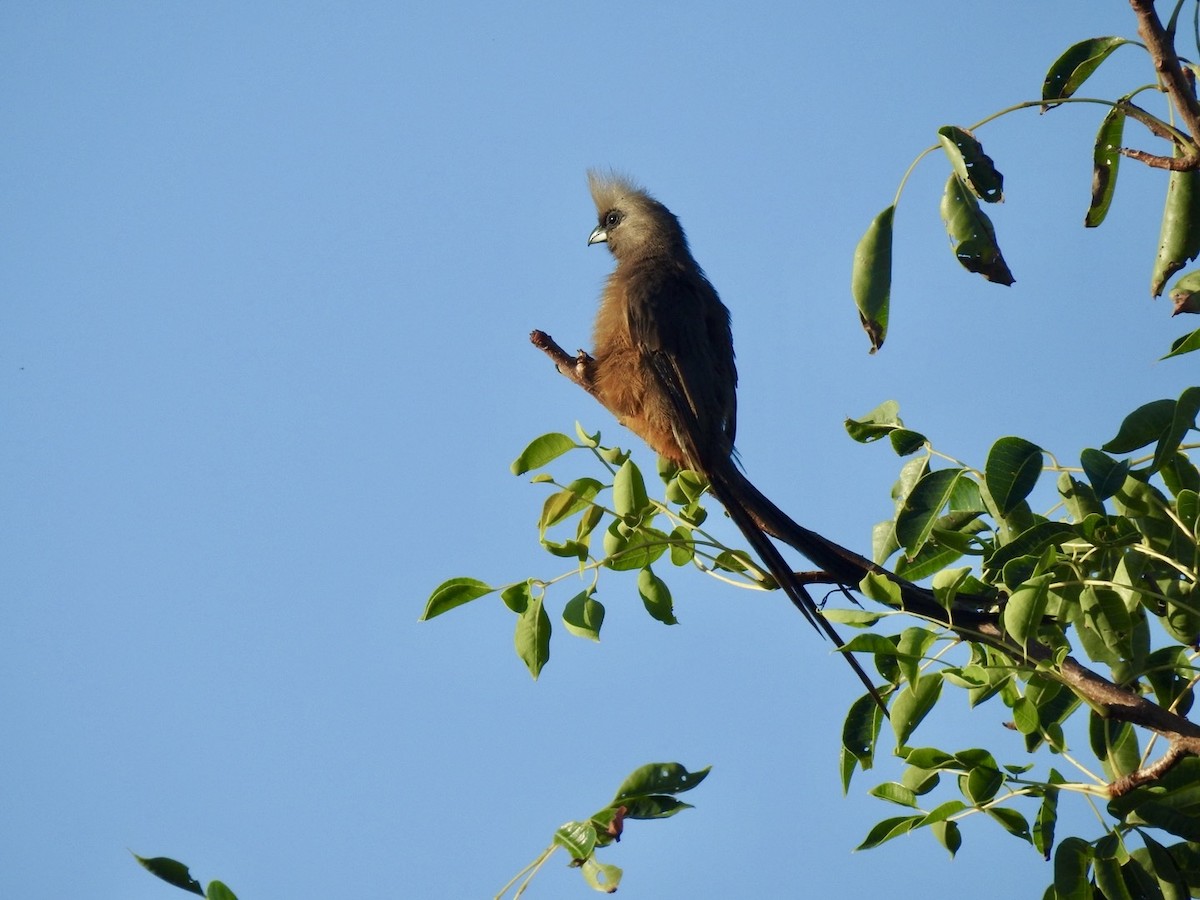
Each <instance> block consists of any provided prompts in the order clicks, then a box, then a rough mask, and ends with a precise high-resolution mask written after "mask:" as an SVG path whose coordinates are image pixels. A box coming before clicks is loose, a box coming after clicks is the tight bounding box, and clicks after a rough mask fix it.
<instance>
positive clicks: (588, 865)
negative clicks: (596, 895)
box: [579, 856, 625, 894]
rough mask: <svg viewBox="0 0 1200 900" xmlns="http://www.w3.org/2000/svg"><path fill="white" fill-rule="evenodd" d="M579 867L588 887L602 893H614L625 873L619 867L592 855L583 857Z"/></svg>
mask: <svg viewBox="0 0 1200 900" xmlns="http://www.w3.org/2000/svg"><path fill="white" fill-rule="evenodd" d="M579 869H580V871H581V872H582V873H583V879H584V881H586V882H587V883H588V887H590V888H591V889H592V890H594V891H600V892H601V893H602V894H615V893H616V892H617V888H618V887H620V885H621V876H622V875H624V874H625V873H624V872H623V871H622V870H621V869H620V867H618V866H614V865H612V864H611V863H602V862H600V861H599V860H597V859H596V858H595V857H594V856H589V857H588V858H587V859H585V860H584V861H583V865H582V866H580V867H579Z"/></svg>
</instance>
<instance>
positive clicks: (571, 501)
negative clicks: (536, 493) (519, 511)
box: [538, 478, 604, 532]
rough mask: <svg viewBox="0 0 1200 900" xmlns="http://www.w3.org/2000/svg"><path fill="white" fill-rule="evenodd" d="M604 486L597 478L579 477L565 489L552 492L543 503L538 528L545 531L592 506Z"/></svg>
mask: <svg viewBox="0 0 1200 900" xmlns="http://www.w3.org/2000/svg"><path fill="white" fill-rule="evenodd" d="M602 487H604V485H602V484H601V483H600V482H599V481H597V480H596V479H595V478H579V479H576V480H575V481H572V482H571V483H570V484H568V485H567V486H566V487H565V488H564V489H563V490H561V491H558V492H556V493H554V494H551V495H550V496H549V497H547V498H546V502H545V503H544V504H543V505H542V515H541V518H540V519H539V520H538V529H539V530H540V531H542V532H545V531H546V529H547V528H550V527H551V526H552V525H557V524H558V523H559V522H561V521H562V520H563V519H566V518H569V517H570V516H573V515H575V513H577V512H579V511H580V510H582V509H589V508H592V507H591V501H592V498H593V497H595V496H596V495H597V494H598V493H600V489H601V488H602Z"/></svg>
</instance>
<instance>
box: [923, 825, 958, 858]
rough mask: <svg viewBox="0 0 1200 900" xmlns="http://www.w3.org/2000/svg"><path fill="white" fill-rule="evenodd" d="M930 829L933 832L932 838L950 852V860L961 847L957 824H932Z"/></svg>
mask: <svg viewBox="0 0 1200 900" xmlns="http://www.w3.org/2000/svg"><path fill="white" fill-rule="evenodd" d="M930 828H931V829H932V830H933V836H934V837H936V838H937V839H938V842H939V843H941V845H942V846H943V847H945V848H946V849H947V850H949V851H950V858H951V859H953V858H954V855H955V854H956V853H958V849H959V847H961V846H962V831H961V830H960V829H959V827H958V823H957V822H934V823H933V824H932V825H931V826H930Z"/></svg>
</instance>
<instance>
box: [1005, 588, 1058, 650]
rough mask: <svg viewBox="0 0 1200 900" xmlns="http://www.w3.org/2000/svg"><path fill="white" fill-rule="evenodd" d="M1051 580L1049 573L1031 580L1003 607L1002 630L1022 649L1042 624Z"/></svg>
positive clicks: (1018, 589)
mask: <svg viewBox="0 0 1200 900" xmlns="http://www.w3.org/2000/svg"><path fill="white" fill-rule="evenodd" d="M1053 580H1054V575H1053V573H1050V572H1047V573H1046V574H1045V575H1038V576H1036V577H1034V578H1031V579H1030V580H1029V581H1027V582H1026V583H1025V584H1023V585H1021V586H1020V587H1019V588H1017V590H1016V591H1015V592H1014V593H1013V595H1012V596H1011V597H1009V598H1008V602H1007V603H1006V604H1005V605H1004V613H1003V616H1002V620H1003V624H1004V630H1005V631H1007V632H1008V633H1009V634H1010V635H1011V636H1012V638H1013V640H1015V641H1016V642H1017V643H1018V644H1020V645H1021V646H1022V647H1027V646H1028V643H1029V639H1030V638H1031V637H1033V636H1034V635H1036V634H1037V630H1038V628H1039V627H1040V626H1041V624H1042V618H1043V617H1044V616H1045V614H1046V602H1047V600H1048V599H1049V590H1050V582H1051V581H1053Z"/></svg>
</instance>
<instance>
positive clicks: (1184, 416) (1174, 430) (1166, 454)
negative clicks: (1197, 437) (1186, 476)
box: [1149, 387, 1200, 472]
mask: <svg viewBox="0 0 1200 900" xmlns="http://www.w3.org/2000/svg"><path fill="white" fill-rule="evenodd" d="M1197 412H1200V387H1189V388H1185V389H1184V391H1183V393H1182V394H1180V395H1179V399H1178V400H1176V401H1175V409H1174V410H1173V412H1172V415H1171V424H1170V426H1169V427H1168V428H1167V430H1166V432H1165V433H1164V434H1163V435H1162V436H1161V437H1160V438H1159V439H1158V444H1157V445H1156V446H1155V448H1154V462H1153V463H1152V464H1151V466H1150V470H1149V471H1150V472H1157V471H1158V470H1159V469H1160V468H1162V467H1163V466H1165V465H1166V464H1167V463H1168V462H1170V461H1171V460H1172V459H1174V457H1175V453H1176V451H1177V450H1178V449H1179V444H1180V442H1181V441H1182V440H1183V439H1184V437H1185V436H1186V435H1187V433H1188V432H1189V431H1192V430H1194V429H1195V428H1196V413H1197Z"/></svg>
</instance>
